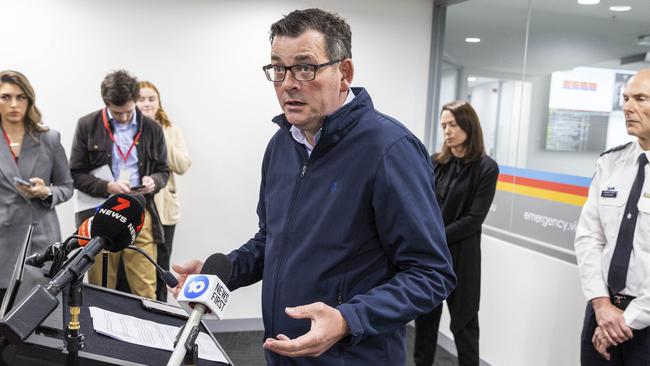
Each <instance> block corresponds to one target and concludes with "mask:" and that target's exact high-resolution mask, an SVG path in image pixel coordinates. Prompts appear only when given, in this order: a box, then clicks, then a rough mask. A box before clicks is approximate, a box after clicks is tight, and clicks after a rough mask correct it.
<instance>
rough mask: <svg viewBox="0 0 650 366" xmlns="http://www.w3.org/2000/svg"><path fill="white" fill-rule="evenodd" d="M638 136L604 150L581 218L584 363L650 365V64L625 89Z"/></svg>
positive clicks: (632, 131) (631, 128) (628, 120)
mask: <svg viewBox="0 0 650 366" xmlns="http://www.w3.org/2000/svg"><path fill="white" fill-rule="evenodd" d="M623 99H624V100H625V104H624V105H623V112H624V114H625V125H626V127H627V133H628V134H629V135H632V136H635V137H636V138H637V141H635V142H630V143H628V144H625V145H622V146H619V147H615V148H613V149H611V150H609V151H606V152H604V153H603V154H602V155H601V157H600V159H598V162H597V163H596V173H595V174H594V178H593V180H592V182H591V187H590V188H589V197H588V199H587V202H586V203H585V206H584V208H583V210H582V214H581V216H580V222H579V224H578V228H577V232H576V239H575V250H576V257H577V259H578V270H579V272H580V279H581V282H582V288H583V291H584V293H585V296H586V298H587V300H588V301H589V303H588V305H587V310H586V313H585V320H584V326H583V330H582V341H581V356H580V357H581V363H582V365H590V366H593V365H628V366H629V365H650V352H648V350H650V328H649V327H648V326H650V275H648V266H650V247H649V245H650V231H649V229H648V228H649V227H650V182H648V180H647V179H645V176H646V174H647V171H648V156H649V155H650V69H645V70H641V71H639V72H638V73H637V74H636V75H635V76H634V77H632V78H631V79H630V80H629V81H628V83H627V86H626V88H625V92H624V93H623Z"/></svg>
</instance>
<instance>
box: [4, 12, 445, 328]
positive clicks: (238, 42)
mask: <svg viewBox="0 0 650 366" xmlns="http://www.w3.org/2000/svg"><path fill="white" fill-rule="evenodd" d="M432 6H433V5H432V1H430V0H408V1H399V2H396V1H392V0H360V1H345V0H329V1H306V0H302V1H299V0H294V1H236V0H231V1H225V0H184V1H177V0H176V1H174V0H139V1H133V0H111V1H97V0H95V1H88V0H57V1H51V0H20V1H10V2H3V5H2V12H3V14H4V15H5V16H4V17H3V21H2V23H3V24H2V29H3V41H2V54H1V56H0V69H16V70H19V71H21V72H23V73H25V74H26V75H27V76H28V78H29V79H30V80H31V82H32V83H33V85H34V87H35V89H36V93H37V105H38V106H39V107H40V108H41V110H42V112H43V114H44V120H45V121H46V123H48V124H49V125H50V126H51V127H52V128H54V129H57V130H59V131H61V133H62V136H63V145H64V146H65V148H66V151H67V152H68V154H69V152H70V145H71V142H72V136H73V133H74V128H75V126H76V121H77V119H78V118H79V117H81V116H82V115H85V114H86V113H89V112H91V111H93V110H96V109H99V108H100V107H102V101H101V98H100V95H99V85H100V82H101V80H102V79H103V77H104V76H105V75H106V73H108V72H109V71H110V70H114V69H118V68H125V69H128V70H129V71H131V72H132V73H133V74H134V75H136V76H138V77H139V78H140V79H141V80H151V81H153V82H154V83H155V84H157V86H158V87H159V89H160V90H161V93H162V100H163V103H164V106H165V108H166V110H167V112H168V114H169V115H170V117H171V119H172V120H173V121H174V122H175V123H177V124H178V125H179V126H180V127H181V128H182V129H183V131H184V134H185V137H186V140H187V141H188V144H189V150H190V154H191V156H192V158H193V165H192V168H191V169H190V171H189V172H188V173H187V174H186V175H185V176H183V177H180V179H179V180H178V181H179V183H178V184H179V189H180V194H181V200H182V215H183V219H182V222H181V223H180V224H179V225H178V227H177V231H176V237H175V240H174V245H175V247H174V254H173V256H172V262H183V261H185V260H187V259H190V258H205V257H206V256H208V255H209V254H211V253H213V252H226V253H227V252H229V251H230V250H232V249H234V248H236V247H238V246H239V245H241V244H242V243H244V242H245V241H246V240H247V239H248V238H249V237H250V236H252V235H253V234H254V232H255V231H256V227H257V217H256V215H255V208H256V204H257V196H258V185H259V176H260V173H259V170H260V163H261V159H262V155H263V152H264V149H265V147H266V143H267V141H268V139H269V137H270V136H271V135H272V134H273V133H274V132H275V131H276V126H275V125H274V124H272V123H271V122H270V119H271V118H272V117H273V116H274V115H275V114H278V113H279V112H280V110H279V107H278V105H277V101H276V99H275V95H274V92H273V88H272V86H271V84H270V83H269V82H268V81H267V80H266V79H265V77H264V75H263V73H262V71H261V66H262V65H265V64H267V63H268V62H269V52H270V46H269V43H268V29H269V26H270V24H271V23H272V22H274V21H276V20H278V19H280V18H281V16H282V15H284V14H287V13H289V12H290V11H292V10H294V9H297V8H307V7H322V8H324V9H327V10H333V11H336V12H338V13H340V14H341V15H343V16H344V17H346V18H347V19H348V22H349V23H350V25H351V27H352V32H353V48H352V51H353V55H354V61H355V66H356V74H355V80H354V82H353V85H356V86H364V87H367V88H368V90H369V92H370V94H371V96H372V97H373V99H374V102H375V106H376V107H377V108H378V109H380V110H381V111H382V112H384V113H387V114H389V115H392V116H394V117H396V118H398V119H399V120H401V121H402V122H403V123H404V124H405V125H406V126H407V127H409V128H410V129H411V130H412V131H413V132H414V133H415V134H416V135H418V136H420V137H422V136H423V133H424V119H425V107H426V100H425V98H426V95H427V91H426V80H427V75H428V65H429V46H430V41H429V38H430V34H431V14H432ZM58 211H59V218H60V220H61V223H62V227H63V233H64V234H70V233H71V232H72V231H73V230H74V220H73V208H72V203H71V202H69V203H66V204H63V205H61V206H60V207H59V209H58ZM259 288H260V287H259V285H258V286H252V287H251V288H248V289H242V290H239V291H237V293H236V295H235V296H233V302H234V304H233V305H232V306H231V307H230V310H229V314H228V317H230V318H250V317H259V316H261V312H260V305H259V304H260V299H259Z"/></svg>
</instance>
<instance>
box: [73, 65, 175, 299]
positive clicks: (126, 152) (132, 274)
mask: <svg viewBox="0 0 650 366" xmlns="http://www.w3.org/2000/svg"><path fill="white" fill-rule="evenodd" d="M138 92H139V88H138V85H137V80H136V78H134V77H132V76H131V75H129V73H128V72H126V71H124V70H118V71H115V72H112V73H110V74H108V75H107V76H106V77H105V78H104V81H103V82H102V85H101V93H102V99H103V100H104V103H105V104H106V107H105V108H102V109H100V110H98V111H95V112H93V113H90V114H88V115H86V116H84V117H81V118H80V119H79V122H78V124H77V129H76V132H75V136H74V141H73V143H72V153H71V154H70V170H71V172H72V178H73V180H74V187H75V188H76V189H78V190H79V191H80V192H81V194H82V195H83V194H85V195H88V196H91V197H98V198H101V199H103V198H106V197H108V196H109V195H111V194H117V193H140V194H143V195H144V197H145V199H146V207H145V219H144V225H143V227H142V230H141V231H140V234H139V235H138V237H137V238H136V241H135V243H134V245H135V246H137V247H139V248H141V249H142V250H144V251H145V252H146V253H148V254H149V255H150V256H151V257H153V258H154V260H155V258H156V244H155V243H160V242H163V231H162V225H161V223H160V219H159V217H158V214H157V211H156V209H155V203H154V201H153V196H154V194H156V193H157V192H158V191H159V190H160V189H161V188H162V187H164V186H165V184H167V178H168V177H169V168H168V167H167V148H166V147H165V140H164V136H163V131H162V128H161V127H160V125H159V124H158V123H156V122H155V121H153V120H151V119H149V118H147V117H145V116H143V115H142V113H141V112H140V111H139V110H138V109H137V108H136V106H135V102H136V101H137V100H138ZM94 213H95V210H94V208H90V209H87V210H83V211H79V212H77V214H76V222H77V226H78V225H80V224H81V223H82V222H83V220H85V219H86V218H88V217H90V216H92V215H94ZM120 257H121V258H122V260H123V262H124V269H125V272H126V276H127V281H128V283H129V286H130V288H131V292H133V293H134V294H136V295H139V296H144V297H148V298H152V299H155V298H156V270H155V268H154V267H153V265H152V264H151V263H150V262H149V261H147V259H146V258H145V257H144V256H142V255H141V254H139V253H137V252H135V251H129V250H127V251H122V252H118V253H111V254H110V256H109V265H108V278H107V284H108V287H110V288H115V286H116V283H115V282H116V274H117V268H118V264H119V259H120ZM88 279H89V282H90V283H93V284H101V281H102V261H101V255H100V256H99V257H98V258H97V261H96V262H95V265H94V266H93V267H92V268H91V269H90V271H89V272H88Z"/></svg>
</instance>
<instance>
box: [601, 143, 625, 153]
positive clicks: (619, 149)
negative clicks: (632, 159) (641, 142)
mask: <svg viewBox="0 0 650 366" xmlns="http://www.w3.org/2000/svg"><path fill="white" fill-rule="evenodd" d="M631 143H632V142H628V143H627V144H623V145H618V146H616V147H613V148H611V149H609V150H607V151H605V152H603V153H602V154H600V156H603V155H605V154H609V153H613V152H616V151H621V150H623V149H625V148H626V147H628V146H630V144H631Z"/></svg>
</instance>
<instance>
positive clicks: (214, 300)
mask: <svg viewBox="0 0 650 366" xmlns="http://www.w3.org/2000/svg"><path fill="white" fill-rule="evenodd" d="M231 274H232V263H230V260H229V259H228V257H226V255H225V254H222V253H216V254H213V255H211V256H209V257H208V259H206V260H205V263H204V264H203V269H202V270H201V274H199V275H189V276H187V279H186V280H185V285H184V286H183V288H182V289H181V292H180V294H179V295H178V298H177V300H178V303H179V304H180V305H181V306H182V307H183V308H184V309H185V310H186V311H187V312H188V314H190V317H189V319H187V323H185V325H184V326H183V328H182V330H181V334H180V336H179V337H178V340H177V342H176V346H175V347H174V352H172V355H171V357H170V358H169V361H168V362H167V366H178V365H181V363H182V362H183V359H184V358H185V354H186V353H187V351H188V349H189V350H192V349H193V345H194V341H195V340H196V337H197V336H198V334H199V328H198V326H199V323H200V322H201V319H202V318H203V316H204V315H205V317H206V318H212V319H222V318H223V313H224V310H225V308H226V305H227V304H228V300H229V298H230V291H229V290H228V287H227V286H226V284H227V283H228V281H229V280H230V275H231Z"/></svg>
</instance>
